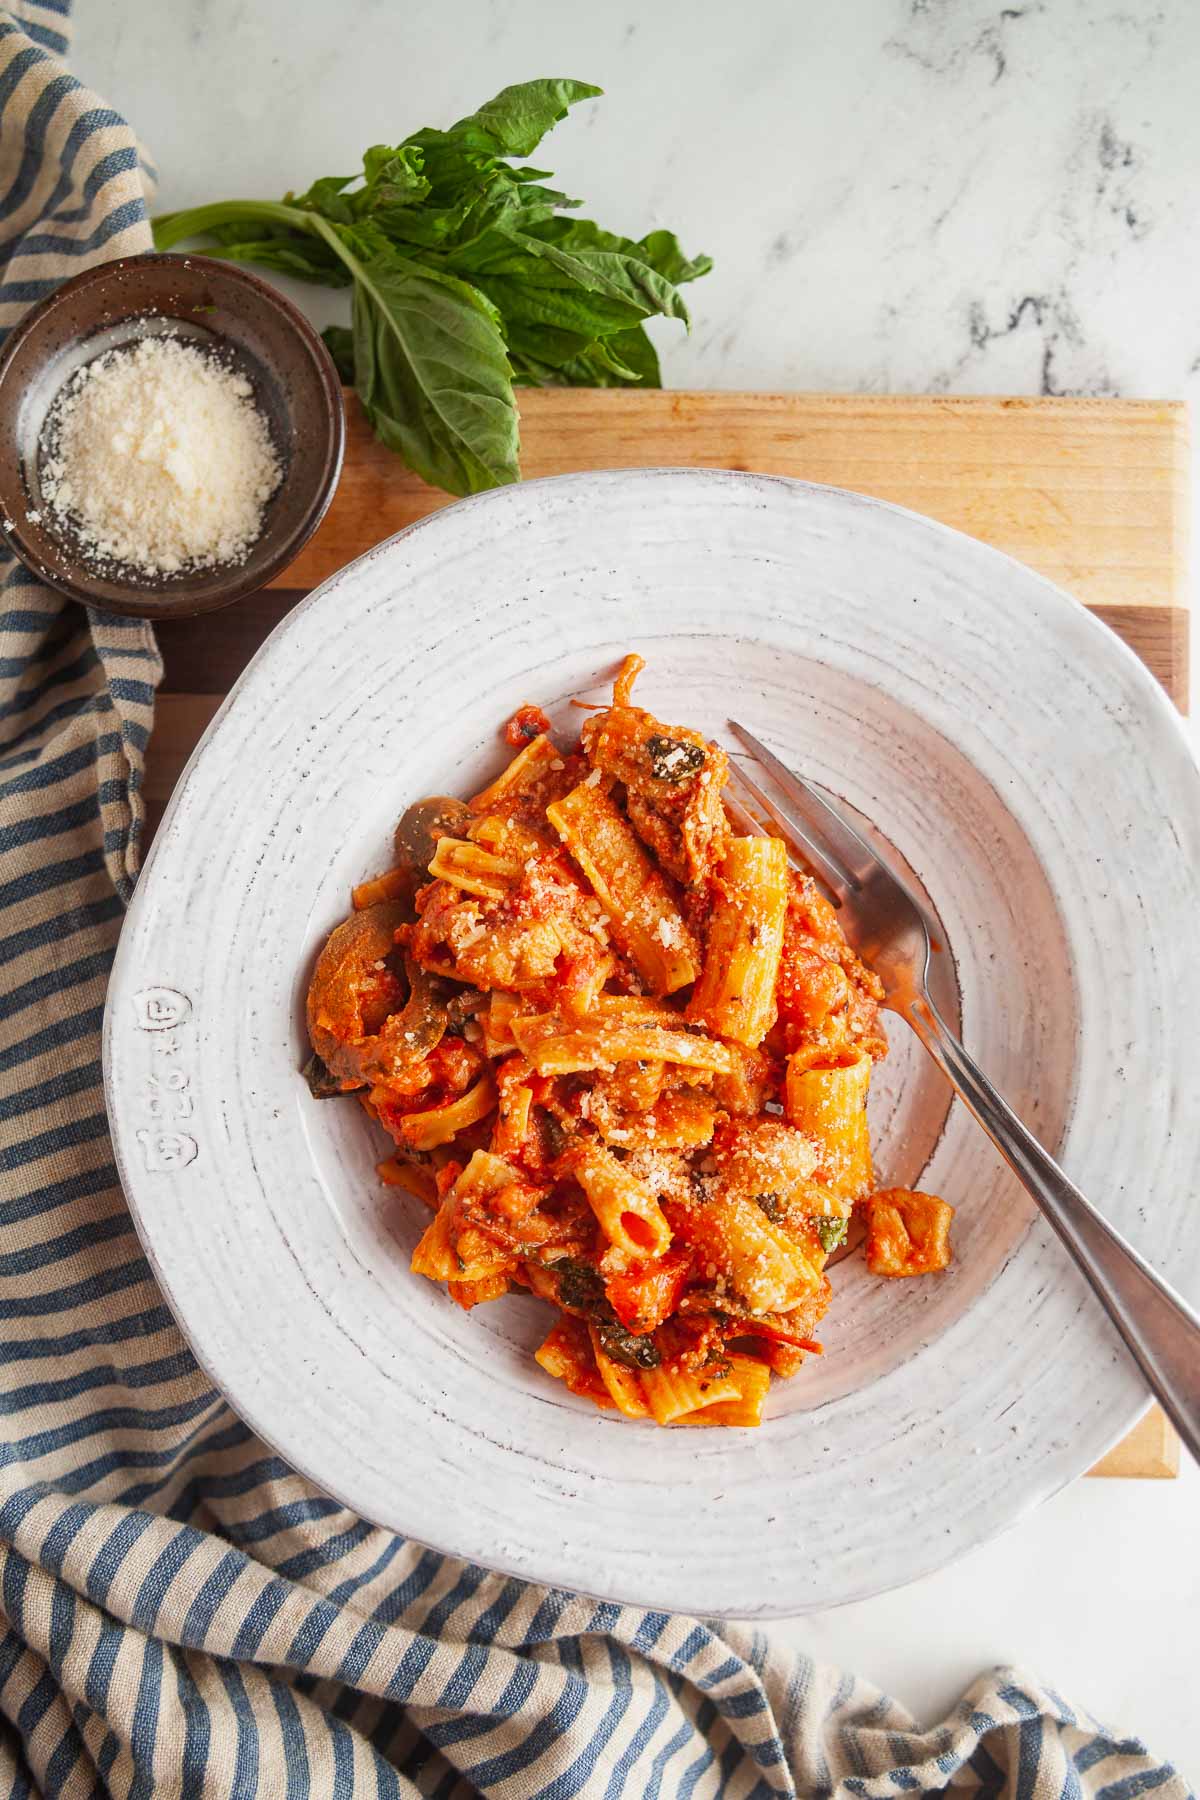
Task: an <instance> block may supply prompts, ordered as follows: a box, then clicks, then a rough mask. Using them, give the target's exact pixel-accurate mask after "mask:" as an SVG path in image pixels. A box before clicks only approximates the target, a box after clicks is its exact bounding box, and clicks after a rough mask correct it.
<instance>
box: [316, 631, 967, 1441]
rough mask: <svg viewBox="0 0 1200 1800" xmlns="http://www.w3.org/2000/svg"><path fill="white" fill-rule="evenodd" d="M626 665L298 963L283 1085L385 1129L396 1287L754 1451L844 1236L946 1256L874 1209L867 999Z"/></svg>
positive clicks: (825, 923) (871, 1038)
mask: <svg viewBox="0 0 1200 1800" xmlns="http://www.w3.org/2000/svg"><path fill="white" fill-rule="evenodd" d="M640 668H641V661H640V659H639V658H637V657H627V658H626V660H625V662H624V664H623V665H622V667H621V671H620V673H619V675H618V678H617V681H616V684H615V687H614V703H613V705H612V706H610V707H607V708H603V709H600V710H599V711H594V712H593V713H592V714H591V716H590V717H588V718H587V719H586V721H585V723H584V724H583V727H582V730H581V733H580V737H579V741H578V742H577V743H575V744H573V745H565V746H560V745H559V744H557V743H556V741H555V738H554V736H553V734H552V732H551V730H550V726H549V721H548V720H547V719H546V718H545V716H544V715H543V714H542V713H540V712H539V710H538V709H537V708H535V707H523V708H521V710H520V711H519V712H518V713H517V714H516V715H515V716H514V719H513V720H512V721H511V722H510V725H509V727H508V729H507V731H506V740H507V741H508V742H509V743H510V745H512V747H513V748H514V749H515V750H516V751H517V754H516V755H515V756H514V757H513V758H512V759H511V761H510V762H509V763H508V765H507V766H506V768H505V769H504V770H503V771H502V772H501V773H500V774H499V775H498V776H497V778H496V779H495V780H494V781H492V782H491V783H489V785H488V786H487V787H485V788H484V789H483V790H482V792H480V793H478V794H476V795H475V797H474V798H473V799H471V800H470V801H468V802H466V803H464V802H462V801H457V800H450V799H446V798H444V797H439V798H434V799H429V800H423V801H419V802H415V803H414V804H413V806H411V807H410V808H409V809H408V811H407V812H406V813H405V814H404V816H403V818H402V819H401V822H400V825H399V827H398V828H397V833H396V852H397V854H396V863H395V865H394V866H393V867H392V868H390V869H386V870H384V871H383V872H382V873H380V874H379V875H377V876H375V877H373V878H371V879H370V880H367V881H365V882H363V883H361V884H360V885H359V887H358V888H356V889H355V892H354V903H355V907H356V909H358V910H356V911H355V912H354V913H353V914H352V915H351V918H350V920H348V921H347V922H346V923H345V924H343V925H341V926H339V927H338V929H337V930H336V931H335V932H334V933H333V936H332V937H331V939H330V940H329V943H328V945H327V946H326V948H325V950H324V951H323V952H322V955H321V957H320V959H319V961H318V963H317V966H316V971H315V973H314V975H313V979H312V982H311V984H310V988H309V996H308V1017H309V1030H310V1037H311V1039H312V1048H313V1057H312V1059H311V1061H310V1064H309V1066H308V1070H307V1074H308V1078H309V1083H310V1087H311V1089H312V1091H313V1092H314V1094H316V1095H318V1096H319V1097H325V1096H328V1095H333V1094H339V1093H342V1094H356V1095H357V1097H358V1098H359V1100H360V1101H361V1103H362V1106H363V1108H364V1110H365V1111H366V1112H367V1114H368V1115H369V1116H370V1118H371V1119H372V1120H373V1121H375V1123H376V1124H377V1126H378V1127H380V1128H382V1130H383V1131H385V1132H386V1133H387V1134H388V1137H389V1138H390V1140H391V1145H392V1149H391V1153H390V1154H389V1155H388V1156H386V1157H385V1158H384V1159H383V1160H382V1161H381V1163H380V1165H379V1172H380V1177H381V1180H382V1182H383V1183H384V1185H385V1188H386V1190H387V1192H388V1194H389V1196H391V1198H389V1202H388V1203H389V1204H390V1205H397V1206H403V1207H405V1208H412V1209H413V1211H414V1213H415V1214H418V1213H420V1214H423V1219H424V1226H423V1229H422V1230H421V1232H420V1237H419V1241H418V1243H417V1245H416V1249H415V1251H414V1252H413V1257H412V1268H413V1271H414V1272H415V1273H416V1274H418V1275H424V1276H426V1277H427V1278H428V1279H430V1280H431V1281H435V1282H439V1283H441V1284H443V1285H444V1287H445V1291H446V1294H447V1295H448V1297H449V1299H450V1300H451V1301H452V1302H453V1303H454V1304H456V1305H458V1306H460V1307H462V1308H463V1309H464V1310H467V1311H469V1310H471V1309H472V1308H474V1307H476V1306H479V1305H484V1304H490V1303H493V1302H495V1301H497V1300H500V1299H502V1298H503V1297H504V1295H506V1294H508V1293H510V1292H513V1291H520V1290H526V1291H528V1292H529V1293H531V1294H533V1295H535V1296H536V1297H537V1298H538V1299H539V1300H542V1301H544V1302H547V1303H549V1304H550V1305H551V1306H553V1307H554V1308H555V1309H556V1315H557V1316H556V1319H555V1322H554V1324H553V1325H552V1327H551V1329H550V1331H549V1332H548V1334H547V1336H546V1338H545V1340H544V1342H543V1343H542V1345H541V1347H540V1349H539V1350H538V1351H537V1353H536V1361H537V1363H538V1365H539V1367H540V1369H541V1371H542V1372H543V1376H546V1377H551V1378H553V1379H554V1380H556V1381H559V1382H561V1383H562V1384H563V1385H564V1386H565V1387H566V1389H567V1390H569V1392H570V1393H571V1394H573V1395H576V1396H578V1397H579V1398H580V1399H582V1400H585V1401H587V1402H589V1403H591V1404H592V1405H595V1406H596V1407H598V1408H600V1409H601V1410H602V1411H608V1412H611V1413H613V1414H614V1415H617V1416H619V1417H621V1418H624V1419H628V1420H631V1421H643V1422H651V1423H654V1424H657V1425H677V1424H679V1425H704V1426H724V1427H735V1428H737V1427H746V1426H754V1425H757V1424H758V1423H759V1422H760V1420H761V1418H762V1416H763V1410H764V1407H765V1405H766V1402H767V1398H768V1394H769V1390H770V1386H771V1381H772V1378H773V1377H774V1378H777V1379H786V1378H788V1377H790V1376H793V1375H795V1374H796V1373H797V1371H798V1370H799V1369H800V1368H801V1367H802V1365H803V1363H804V1361H805V1359H806V1358H807V1357H809V1356H812V1355H818V1354H820V1353H821V1344H820V1342H819V1340H818V1339H817V1338H816V1337H815V1336H814V1333H815V1332H816V1330H817V1329H818V1326H819V1322H820V1320H821V1317H822V1315H823V1314H824V1312H825V1310H826V1308H827V1306H828V1304H829V1299H830V1293H831V1284H830V1280H829V1276H828V1274H827V1272H826V1269H827V1264H828V1262H829V1259H830V1257H831V1256H832V1255H834V1253H835V1252H836V1251H837V1250H838V1249H839V1248H840V1247H841V1245H842V1244H843V1242H844V1241H845V1240H846V1237H847V1232H848V1229H849V1226H850V1224H851V1222H852V1220H853V1219H854V1218H855V1217H856V1216H858V1215H860V1214H861V1216H862V1218H863V1219H864V1221H865V1222H866V1226H867V1231H868V1261H869V1266H870V1267H871V1268H872V1269H873V1270H875V1271H877V1272H878V1273H880V1274H883V1275H909V1274H916V1273H919V1272H924V1271H929V1270H933V1269H937V1268H941V1267H944V1266H945V1264H946V1262H947V1261H948V1260H949V1247H948V1236H947V1232H948V1225H949V1220H950V1215H951V1212H952V1209H951V1208H950V1207H948V1206H947V1205H946V1203H945V1202H944V1201H942V1200H940V1199H937V1198H936V1197H934V1196H932V1195H923V1194H919V1193H912V1192H909V1191H908V1190H901V1189H887V1190H883V1191H881V1192H876V1191H875V1188H874V1175H873V1171H872V1163H871V1147H870V1141H869V1136H868V1131H867V1114H866V1102H867V1095H868V1091H869V1086H870V1076H871V1069H872V1067H873V1064H874V1062H875V1061H876V1060H877V1059H878V1058H879V1057H880V1056H882V1055H884V1054H885V1053H886V1049H887V1044H886V1040H885V1038H884V1037H883V1034H882V1032H881V1030H880V1028H879V1023H878V1011H879V1003H880V1001H881V1000H882V998H883V991H882V988H881V987H880V985H879V982H878V980H877V979H876V978H875V976H874V975H873V974H872V972H871V971H870V970H869V969H868V968H866V967H865V966H864V965H863V963H862V962H861V961H860V960H859V959H858V957H857V956H856V955H855V953H854V951H853V950H852V949H851V947H850V945H849V944H848V943H847V941H846V938H845V936H844V934H843V932H842V930H841V928H840V925H839V923H838V918H837V915H836V913H835V912H834V910H833V908H832V907H830V906H829V904H828V902H827V901H826V900H825V899H824V898H823V897H822V895H821V894H820V892H819V890H818V889H817V888H816V886H815V884H814V883H813V881H812V880H811V879H810V878H809V877H807V876H805V875H803V874H801V873H799V872H798V871H797V870H795V869H794V868H792V867H790V866H789V863H788V858H787V853H786V849H785V847H784V845H783V843H782V841H781V840H779V839H777V838H774V837H770V836H744V835H739V834H738V833H735V831H734V830H733V828H732V825H731V823H730V820H729V818H728V816H727V815H726V812H725V808H724V805H723V802H722V797H721V790H722V788H723V786H724V783H725V780H726V776H727V761H726V757H725V754H724V752H723V751H721V750H720V749H719V748H718V747H717V746H716V745H714V744H712V743H709V742H708V741H707V740H706V739H705V738H703V737H702V736H701V734H700V733H699V732H697V731H695V730H693V729H691V728H690V727H687V726H668V725H664V724H663V723H662V722H661V721H660V720H658V719H657V718H655V717H654V716H653V715H652V714H651V713H648V712H645V711H643V710H642V709H640V708H638V707H636V706H634V705H633V702H632V688H633V683H634V681H635V679H636V677H637V674H638V671H639V670H640ZM424 1209H431V1210H424ZM541 1378H542V1377H538V1379H541Z"/></svg>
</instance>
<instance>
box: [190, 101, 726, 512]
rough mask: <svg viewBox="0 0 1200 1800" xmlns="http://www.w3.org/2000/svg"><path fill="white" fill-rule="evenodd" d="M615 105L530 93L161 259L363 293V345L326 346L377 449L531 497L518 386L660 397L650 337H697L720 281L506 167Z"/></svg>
mask: <svg viewBox="0 0 1200 1800" xmlns="http://www.w3.org/2000/svg"><path fill="white" fill-rule="evenodd" d="M600 91H601V90H600V89H599V88H597V87H590V86H589V85H588V84H587V83H586V82H582V81H526V82H522V83H521V84H520V85H519V86H517V87H509V88H505V89H504V90H503V92H502V93H499V94H497V96H496V98H495V99H494V100H490V101H489V102H488V104H487V105H486V106H482V107H480V109H479V111H478V112H476V113H472V114H471V116H470V117H469V118H466V119H460V120H459V122H458V124H457V125H452V126H451V127H450V129H449V130H448V131H434V130H432V129H430V128H427V129H425V130H423V131H417V132H414V133H413V135H412V136H411V137H408V138H406V139H405V140H404V142H403V143H402V144H399V145H397V146H396V147H395V148H394V149H393V148H390V147H388V146H387V145H376V146H375V147H374V148H373V149H370V150H368V151H367V153H366V155H365V157H364V158H363V167H362V173H361V175H346V176H341V175H331V176H326V177H325V178H324V179H323V180H321V181H315V182H314V183H313V185H312V186H311V187H310V188H309V189H308V190H307V192H305V193H303V194H296V195H292V194H289V195H288V196H287V197H286V199H285V200H283V201H282V202H278V203H277V202H275V201H269V200H220V201H216V202H215V203H214V204H212V205H209V206H198V207H191V208H188V209H186V210H184V211H182V212H175V213H167V214H164V215H162V216H161V217H159V218H157V219H156V220H155V221H154V241H155V244H156V246H157V248H158V249H160V250H168V249H170V248H171V246H172V245H174V244H177V243H180V242H182V241H183V240H184V239H191V238H197V237H207V238H210V239H211V240H212V249H213V253H214V254H215V255H218V256H227V257H232V258H234V259H235V260H237V261H240V262H251V263H258V264H261V265H262V266H263V267H265V268H269V269H275V270H277V271H278V272H279V273H280V274H283V275H294V276H299V277H300V279H301V280H304V281H316V282H321V283H323V284H324V285H326V286H331V287H343V286H347V285H349V286H351V287H352V288H353V312H352V328H351V329H350V330H346V329H345V328H344V327H341V326H333V327H331V328H330V329H329V330H328V331H327V332H326V333H325V338H326V342H327V343H328V344H329V347H330V349H331V350H332V351H333V354H334V357H335V359H336V361H337V364H338V367H339V369H340V371H341V373H342V375H343V377H344V379H345V380H347V381H352V382H353V384H354V386H355V388H356V389H357V390H358V394H359V398H360V399H361V401H362V403H363V406H364V408H365V409H366V413H367V417H368V418H369V419H370V421H371V424H372V426H373V427H374V430H375V432H376V434H377V435H378V437H379V438H380V439H382V441H383V442H384V443H385V444H386V445H387V446H388V448H389V449H391V450H395V451H396V452H398V454H399V455H400V456H402V457H403V458H404V461H405V462H406V463H407V464H408V466H409V468H411V469H415V470H416V472H417V474H418V475H420V476H422V477H423V478H424V480H426V481H428V482H431V483H432V484H433V485H434V486H436V487H441V488H445V489H447V490H448V492H450V493H452V494H473V493H478V492H479V491H480V490H481V489H483V488H489V487H497V486H500V485H501V484H503V483H504V482H509V481H516V480H517V479H518V478H519V476H520V469H519V467H518V462H517V454H518V448H519V445H518V421H517V408H516V401H515V398H514V395H513V384H514V382H516V383H518V384H524V385H532V386H538V387H540V386H549V385H565V386H570V387H622V386H626V385H630V384H636V385H639V386H642V387H659V386H661V377H660V374H659V367H658V358H657V356H656V355H655V352H654V346H653V345H652V344H651V342H650V339H649V337H648V336H647V335H646V332H645V330H644V329H643V327H642V320H643V319H647V318H649V317H651V315H653V314H655V313H659V314H662V315H664V316H665V317H667V318H671V319H681V320H683V322H684V324H687V322H688V314H687V308H686V307H685V305H684V303H683V299H682V297H681V295H680V293H679V286H680V284H681V283H682V282H685V281H694V280H695V278H696V277H697V276H698V275H704V274H706V273H707V272H708V270H709V269H710V268H711V267H712V263H711V261H710V259H709V258H708V257H707V256H698V257H696V258H694V259H692V260H689V259H688V258H687V257H686V256H685V255H684V254H683V251H682V250H681V249H680V247H679V243H678V240H677V239H676V238H675V236H674V234H673V233H671V232H669V231H652V232H650V233H649V234H648V236H646V237H644V238H640V239H638V240H637V241H636V242H635V241H634V240H632V239H630V238H624V237H618V236H616V235H614V234H613V233H612V232H609V231H601V229H600V227H599V226H598V225H594V224H592V222H591V221H590V220H589V219H579V218H572V217H569V216H563V214H564V211H565V209H568V208H571V207H575V206H578V205H579V204H580V202H579V201H577V200H571V199H569V198H568V196H567V195H566V194H560V193H558V192H557V191H556V190H555V189H553V188H549V187H544V186H543V185H542V183H543V181H544V180H545V179H546V178H547V174H548V172H547V171H546V170H542V169H532V168H528V167H521V166H514V165H513V164H512V163H511V162H510V161H509V160H508V159H509V158H511V157H524V156H529V155H531V154H532V152H533V151H534V150H535V149H536V148H537V146H538V144H539V143H540V142H541V140H542V138H543V137H544V136H545V134H546V132H547V131H549V130H550V128H551V127H552V126H553V125H554V124H556V123H557V121H558V120H559V119H561V118H564V117H565V116H566V113H567V109H568V107H570V106H573V105H574V104H575V103H576V101H579V100H586V99H589V98H591V97H592V96H593V95H595V94H599V93H600Z"/></svg>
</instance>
